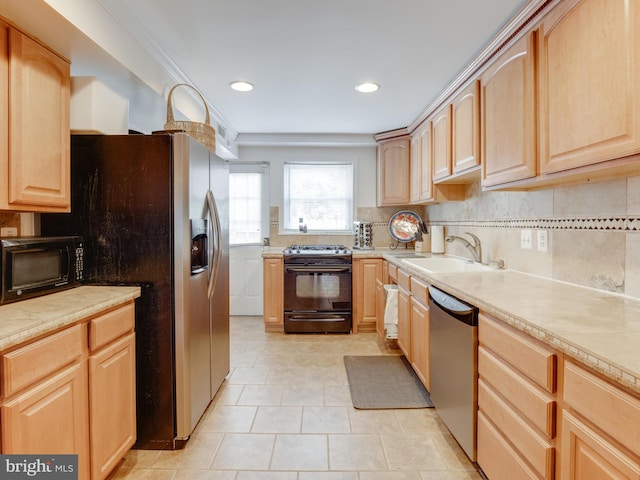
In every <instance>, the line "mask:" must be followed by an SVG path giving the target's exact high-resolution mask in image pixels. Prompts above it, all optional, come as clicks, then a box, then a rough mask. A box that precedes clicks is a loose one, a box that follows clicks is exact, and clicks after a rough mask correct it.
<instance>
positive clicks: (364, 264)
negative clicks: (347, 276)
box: [352, 258, 382, 333]
mask: <svg viewBox="0 0 640 480" xmlns="http://www.w3.org/2000/svg"><path fill="white" fill-rule="evenodd" d="M352 267H353V273H352V289H353V331H354V333H357V332H375V331H376V329H377V324H378V304H377V301H376V292H377V281H378V280H382V259H379V258H365V259H356V260H353V265H352ZM380 315H382V312H380Z"/></svg>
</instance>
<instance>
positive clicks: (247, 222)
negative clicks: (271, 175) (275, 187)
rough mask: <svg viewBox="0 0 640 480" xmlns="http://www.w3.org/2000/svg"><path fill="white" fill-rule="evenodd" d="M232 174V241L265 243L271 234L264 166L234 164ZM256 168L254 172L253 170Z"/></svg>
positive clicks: (230, 235) (230, 232) (230, 229)
mask: <svg viewBox="0 0 640 480" xmlns="http://www.w3.org/2000/svg"><path fill="white" fill-rule="evenodd" d="M230 170H231V171H230V174H229V243H230V244H231V245H262V241H263V238H264V237H268V236H269V235H268V225H266V223H267V222H266V220H265V218H266V217H267V214H266V211H265V208H266V205H265V201H264V198H265V195H266V186H265V182H266V179H265V173H264V168H263V167H261V166H253V165H249V166H243V165H241V166H235V165H232V166H231V168H230ZM252 170H253V171H252Z"/></svg>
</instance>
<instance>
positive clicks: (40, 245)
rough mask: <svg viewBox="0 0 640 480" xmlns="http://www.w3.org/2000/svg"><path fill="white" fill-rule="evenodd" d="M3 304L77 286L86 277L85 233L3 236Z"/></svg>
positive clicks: (0, 246) (0, 245)
mask: <svg viewBox="0 0 640 480" xmlns="http://www.w3.org/2000/svg"><path fill="white" fill-rule="evenodd" d="M0 261H1V262H2V288H1V292H0V294H1V297H0V304H4V303H10V302H16V301H18V300H26V299H27V298H32V297H37V296H40V295H47V294H49V293H54V292H57V291H60V290H65V289H67V288H71V287H76V286H78V285H79V284H80V282H81V281H82V280H83V277H84V246H83V241H82V238H81V237H76V236H70V237H13V238H3V239H0Z"/></svg>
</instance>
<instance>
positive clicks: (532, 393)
mask: <svg viewBox="0 0 640 480" xmlns="http://www.w3.org/2000/svg"><path fill="white" fill-rule="evenodd" d="M478 375H479V376H480V378H481V379H483V380H484V381H485V382H487V383H488V384H490V385H491V386H492V387H493V388H494V389H495V390H496V391H498V392H499V393H500V394H501V395H502V396H503V397H504V398H506V399H508V400H509V402H511V404H512V405H514V406H515V407H516V408H517V409H518V410H519V411H520V412H521V413H522V415H524V416H525V417H526V418H527V419H528V420H529V421H530V422H531V423H532V424H533V425H535V426H536V428H538V429H539V430H540V431H541V432H543V433H545V434H546V435H547V436H548V437H549V438H553V437H554V435H555V424H556V422H555V411H556V402H555V401H554V399H553V397H552V396H551V395H549V394H548V393H546V392H545V391H543V390H541V389H539V388H538V387H536V386H535V385H533V384H532V383H530V382H529V381H528V380H527V379H525V378H524V377H523V376H521V375H520V374H519V373H518V372H516V371H515V370H513V369H511V368H510V367H509V366H508V365H506V364H505V363H503V362H502V361H501V360H500V359H498V358H497V357H495V356H494V355H492V354H491V352H489V351H488V350H487V349H486V348H484V347H478Z"/></svg>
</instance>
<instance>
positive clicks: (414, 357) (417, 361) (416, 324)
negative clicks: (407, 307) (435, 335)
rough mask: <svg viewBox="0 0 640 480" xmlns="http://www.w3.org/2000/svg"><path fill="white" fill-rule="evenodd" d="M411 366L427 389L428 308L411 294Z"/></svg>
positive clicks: (428, 383)
mask: <svg viewBox="0 0 640 480" xmlns="http://www.w3.org/2000/svg"><path fill="white" fill-rule="evenodd" d="M411 366H412V367H413V370H414V371H415V372H416V375H418V378H419V379H420V381H421V382H422V383H423V385H424V386H425V387H427V390H429V389H430V388H431V384H430V383H431V382H430V377H429V309H428V308H427V307H426V306H424V305H423V304H422V303H420V302H419V301H418V300H417V299H416V297H415V296H413V295H412V296H411Z"/></svg>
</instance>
